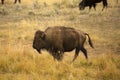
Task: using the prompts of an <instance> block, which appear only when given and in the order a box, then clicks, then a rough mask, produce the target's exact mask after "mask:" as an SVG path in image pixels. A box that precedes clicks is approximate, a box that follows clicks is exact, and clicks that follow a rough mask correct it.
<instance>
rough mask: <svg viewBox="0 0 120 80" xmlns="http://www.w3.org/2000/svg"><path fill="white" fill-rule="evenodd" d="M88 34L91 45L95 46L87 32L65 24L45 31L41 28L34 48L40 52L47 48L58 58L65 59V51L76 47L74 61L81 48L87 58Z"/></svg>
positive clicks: (36, 36) (37, 33)
mask: <svg viewBox="0 0 120 80" xmlns="http://www.w3.org/2000/svg"><path fill="white" fill-rule="evenodd" d="M86 35H87V36H88V39H89V41H88V42H89V44H90V46H91V47H92V48H93V44H92V41H91V39H90V36H89V35H88V34H87V33H84V32H82V31H80V30H76V29H74V28H70V27H64V26H59V27H58V26H56V27H52V28H50V27H49V28H47V29H46V30H45V31H44V32H43V31H40V30H38V31H36V33H35V37H34V41H33V48H34V49H36V50H37V51H38V52H39V53H40V51H41V50H42V49H45V50H47V51H49V52H50V53H51V55H52V56H53V57H54V59H57V60H62V59H63V55H64V52H69V51H72V50H74V49H75V56H74V58H73V61H74V60H75V59H76V58H77V56H78V54H79V51H80V50H81V51H82V52H83V53H84V55H85V57H86V59H87V58H88V56H87V50H86V49H85V48H84V42H85V40H86Z"/></svg>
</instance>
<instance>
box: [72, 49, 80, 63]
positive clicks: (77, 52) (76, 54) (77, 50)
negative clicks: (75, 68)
mask: <svg viewBox="0 0 120 80" xmlns="http://www.w3.org/2000/svg"><path fill="white" fill-rule="evenodd" d="M78 54H79V49H76V50H75V55H74V58H73V60H72V62H73V61H75V59H76V58H77V56H78Z"/></svg>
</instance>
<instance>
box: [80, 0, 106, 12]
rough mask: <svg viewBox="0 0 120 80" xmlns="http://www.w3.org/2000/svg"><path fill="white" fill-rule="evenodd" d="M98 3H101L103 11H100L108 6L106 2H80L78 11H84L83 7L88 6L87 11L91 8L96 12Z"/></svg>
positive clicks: (83, 0) (93, 0) (95, 0)
mask: <svg viewBox="0 0 120 80" xmlns="http://www.w3.org/2000/svg"><path fill="white" fill-rule="evenodd" d="M100 2H103V9H102V11H103V10H104V8H105V7H107V5H108V3H107V0H82V1H81V2H80V3H79V9H80V10H84V9H85V7H87V6H88V7H89V10H91V8H92V7H94V9H95V10H96V4H97V3H100Z"/></svg>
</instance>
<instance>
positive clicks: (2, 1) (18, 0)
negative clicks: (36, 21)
mask: <svg viewBox="0 0 120 80" xmlns="http://www.w3.org/2000/svg"><path fill="white" fill-rule="evenodd" d="M4 1H5V0H1V4H4ZM17 2H19V3H21V0H15V1H14V4H16V3H17Z"/></svg>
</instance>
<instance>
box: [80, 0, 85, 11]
mask: <svg viewBox="0 0 120 80" xmlns="http://www.w3.org/2000/svg"><path fill="white" fill-rule="evenodd" d="M85 7H86V0H82V1H81V2H80V3H79V9H80V10H84V9H85Z"/></svg>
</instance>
